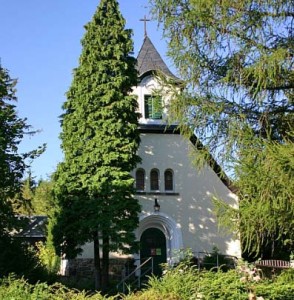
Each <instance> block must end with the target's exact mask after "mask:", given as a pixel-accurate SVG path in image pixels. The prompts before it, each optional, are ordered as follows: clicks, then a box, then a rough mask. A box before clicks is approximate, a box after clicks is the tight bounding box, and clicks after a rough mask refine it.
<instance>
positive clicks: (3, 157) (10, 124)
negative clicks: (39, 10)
mask: <svg viewBox="0 0 294 300" xmlns="http://www.w3.org/2000/svg"><path fill="white" fill-rule="evenodd" d="M16 83H17V82H16V80H14V79H11V78H10V76H9V73H8V71H7V70H5V69H4V68H2V67H1V66H0V237H1V236H3V235H7V234H8V233H9V231H10V230H11V229H12V228H13V226H14V225H15V218H14V215H13V210H12V203H11V201H10V199H11V198H13V197H14V196H15V195H16V193H18V192H19V191H20V189H21V179H22V176H23V173H24V170H25V167H26V165H25V162H24V157H23V156H22V155H20V154H19V153H18V145H19V143H20V142H21V140H22V137H23V135H24V134H25V132H26V130H27V129H28V125H27V124H26V120H25V119H21V118H19V117H18V116H17V113H16V108H15V105H14V103H15V101H16V96H15V91H16V90H15V86H16Z"/></svg>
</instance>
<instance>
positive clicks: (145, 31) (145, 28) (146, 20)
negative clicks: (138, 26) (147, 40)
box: [140, 15, 150, 37]
mask: <svg viewBox="0 0 294 300" xmlns="http://www.w3.org/2000/svg"><path fill="white" fill-rule="evenodd" d="M140 21H142V22H144V36H145V37H146V36H147V22H149V21H150V19H147V18H146V15H145V16H144V19H140Z"/></svg>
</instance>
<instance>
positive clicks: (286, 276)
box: [0, 264, 294, 300]
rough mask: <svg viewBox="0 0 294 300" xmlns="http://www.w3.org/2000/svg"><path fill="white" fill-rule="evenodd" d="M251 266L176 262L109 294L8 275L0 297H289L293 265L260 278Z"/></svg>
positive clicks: (201, 299)
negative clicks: (135, 288)
mask: <svg viewBox="0 0 294 300" xmlns="http://www.w3.org/2000/svg"><path fill="white" fill-rule="evenodd" d="M261 275H262V274H260V272H259V271H258V270H256V269H254V268H249V267H248V266H247V265H242V266H241V267H239V268H238V269H237V270H230V271H228V272H222V271H217V272H212V271H200V272H199V271H198V270H197V269H195V268H193V267H190V266H187V265H185V264H180V265H178V266H177V267H176V268H171V269H168V270H166V271H165V274H164V276H163V277H161V278H156V277H151V278H150V279H149V283H148V285H147V286H146V288H145V289H144V290H142V291H139V292H136V293H131V294H129V295H117V296H113V297H107V296H102V295H101V294H99V293H97V294H87V293H85V292H79V291H77V290H74V289H68V288H66V287H64V286H63V285H61V284H54V285H51V286H49V285H47V284H45V283H38V284H36V285H30V284H29V283H27V282H26V281H25V280H23V279H14V278H13V277H8V278H6V279H2V280H1V281H0V299H1V300H8V299H9V300H11V299H13V300H26V299H38V300H45V299H46V300H51V299H52V300H55V299H57V300H118V299H121V300H213V299H218V300H236V299H238V300H248V299H249V300H254V299H256V300H292V299H294V284H293V283H294V269H289V270H287V271H284V272H282V274H281V275H279V276H277V277H276V278H273V279H271V280H269V279H262V276H261Z"/></svg>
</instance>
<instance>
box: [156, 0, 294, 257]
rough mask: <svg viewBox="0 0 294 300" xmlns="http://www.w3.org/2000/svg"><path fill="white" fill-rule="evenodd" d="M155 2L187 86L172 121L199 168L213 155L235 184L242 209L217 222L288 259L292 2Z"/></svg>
mask: <svg viewBox="0 0 294 300" xmlns="http://www.w3.org/2000/svg"><path fill="white" fill-rule="evenodd" d="M150 2H151V3H152V4H153V13H154V16H155V17H156V18H157V19H158V20H159V21H160V22H161V23H162V24H163V27H164V33H165V36H166V37H167V38H168V39H169V56H170V57H171V58H172V59H173V61H174V63H175V66H176V67H177V68H178V71H179V74H180V76H181V77H182V79H183V80H184V82H185V83H186V88H183V92H182V93H178V90H175V91H174V95H173V97H172V99H173V101H172V103H171V107H170V114H171V117H172V119H174V120H177V121H179V124H180V127H181V130H182V133H183V134H187V135H188V137H189V138H190V137H191V135H192V134H193V133H196V135H197V137H198V138H199V141H201V143H202V144H201V145H200V144H199V145H200V146H201V149H200V150H199V147H197V151H195V152H196V155H195V161H196V163H198V165H203V161H206V162H207V161H208V160H210V158H211V157H210V155H209V154H210V153H212V154H213V155H214V156H215V157H216V158H217V161H218V162H219V163H220V164H221V165H222V166H223V167H224V169H225V168H228V169H229V171H230V174H231V175H232V177H233V178H234V179H236V182H235V185H236V188H237V189H236V190H237V191H238V192H239V196H240V200H241V201H240V210H239V211H236V210H235V211H233V210H231V209H228V210H227V212H228V213H226V215H221V214H219V216H220V217H222V221H225V223H226V225H228V220H232V218H233V220H232V221H234V222H235V223H236V226H239V225H240V227H239V228H237V229H238V230H239V231H241V238H242V240H243V246H244V250H246V251H248V252H254V253H255V254H257V255H258V254H261V252H262V254H263V255H264V256H265V257H276V256H279V255H284V254H282V252H284V249H283V247H284V245H285V244H287V247H289V245H293V232H291V228H293V221H292V220H293V219H294V218H293V201H292V199H293V190H294V189H293V176H292V175H293V174H292V173H293V169H292V165H293V148H294V147H293V136H294V135H293V133H294V131H293V124H294V101H293V99H294V98H293V88H294V73H293V64H294V55H293V36H292V35H293V34H292V26H291V25H292V24H293V17H294V15H293V9H292V4H293V3H291V1H290V2H289V1H273V0H270V1H253V0H245V1H237V2H236V1H230V0H224V1H221V2H219V1H216V0H208V1H192V0H151V1H150ZM276 142H277V143H279V144H280V146H278V145H276V144H275V143H276ZM199 145H198V146H199ZM268 156H269V157H270V159H268ZM227 208H228V207H227ZM217 209H218V211H219V212H220V211H223V212H224V211H226V209H225V206H224V205H223V206H222V205H218V207H217ZM229 217H231V218H229ZM239 218H241V219H239ZM231 223H232V222H231ZM234 230H235V231H236V227H235V228H234ZM292 231H293V230H292ZM269 244H271V246H270V247H269ZM268 248H271V249H268ZM288 251H289V250H288ZM288 254H289V253H288Z"/></svg>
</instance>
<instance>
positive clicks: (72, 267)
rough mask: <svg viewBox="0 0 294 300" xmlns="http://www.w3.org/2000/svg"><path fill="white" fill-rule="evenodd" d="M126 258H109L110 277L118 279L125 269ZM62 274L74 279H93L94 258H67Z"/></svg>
mask: <svg viewBox="0 0 294 300" xmlns="http://www.w3.org/2000/svg"><path fill="white" fill-rule="evenodd" d="M127 261H128V259H125V258H116V259H110V260H109V275H110V279H113V280H120V279H121V278H122V276H123V272H124V270H125V265H126V263H127ZM64 275H66V276H68V277H73V278H76V279H93V278H94V259H92V258H76V259H70V260H68V262H67V264H66V268H65V270H64Z"/></svg>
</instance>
